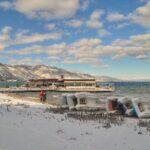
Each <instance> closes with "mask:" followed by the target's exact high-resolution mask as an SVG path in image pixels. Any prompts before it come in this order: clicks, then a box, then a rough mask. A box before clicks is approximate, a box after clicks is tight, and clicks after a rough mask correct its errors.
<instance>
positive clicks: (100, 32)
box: [98, 29, 110, 37]
mask: <svg viewBox="0 0 150 150" xmlns="http://www.w3.org/2000/svg"><path fill="white" fill-rule="evenodd" d="M98 33H99V35H100V36H101V37H104V36H107V35H110V32H108V31H107V30H105V29H100V30H99V31H98Z"/></svg>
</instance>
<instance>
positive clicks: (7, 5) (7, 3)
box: [0, 1, 12, 10]
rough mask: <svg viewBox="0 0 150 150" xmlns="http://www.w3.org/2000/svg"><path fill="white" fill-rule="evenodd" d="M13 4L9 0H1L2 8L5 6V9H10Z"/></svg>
mask: <svg viewBox="0 0 150 150" xmlns="http://www.w3.org/2000/svg"><path fill="white" fill-rule="evenodd" d="M11 6H12V4H11V3H10V2H8V1H3V2H0V8H4V9H6V10H7V9H10V8H11Z"/></svg>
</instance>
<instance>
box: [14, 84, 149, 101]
mask: <svg viewBox="0 0 150 150" xmlns="http://www.w3.org/2000/svg"><path fill="white" fill-rule="evenodd" d="M113 84H114V86H115V89H116V90H115V91H114V92H110V93H109V92H108V93H107V92H104V93H103V92H101V93H95V94H96V95H97V96H98V97H99V98H100V99H102V100H106V99H107V97H110V96H115V97H139V98H141V99H142V100H148V101H150V82H115V83H113ZM13 85H15V84H13ZM46 94H47V100H48V101H49V102H51V101H53V102H54V101H55V102H56V103H57V102H58V101H59V99H60V96H61V95H62V94H63V93H62V92H46ZM16 95H17V96H21V97H30V98H33V99H34V98H35V99H39V93H38V92H24V93H17V94H16Z"/></svg>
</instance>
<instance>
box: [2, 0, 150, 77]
mask: <svg viewBox="0 0 150 150" xmlns="http://www.w3.org/2000/svg"><path fill="white" fill-rule="evenodd" d="M0 62H2V63H7V64H32V65H35V64H46V65H51V66H57V67H61V68H65V69H68V70H71V71H76V72H85V73H91V74H95V75H108V76H113V77H117V78H122V79H150V0H0Z"/></svg>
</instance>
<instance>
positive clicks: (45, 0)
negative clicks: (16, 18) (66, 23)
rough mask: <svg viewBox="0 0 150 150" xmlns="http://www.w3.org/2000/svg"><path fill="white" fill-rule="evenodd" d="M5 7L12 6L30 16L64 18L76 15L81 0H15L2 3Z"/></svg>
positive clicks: (0, 4)
mask: <svg viewBox="0 0 150 150" xmlns="http://www.w3.org/2000/svg"><path fill="white" fill-rule="evenodd" d="M0 6H1V7H3V8H7V9H8V8H11V9H14V10H16V11H18V12H20V13H23V14H25V15H26V16H27V17H29V18H42V19H63V18H70V17H72V16H74V15H75V13H76V11H77V10H78V8H79V7H80V6H79V0H30V1H29V2H27V0H14V1H13V2H9V1H5V3H4V2H1V3H0Z"/></svg>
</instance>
